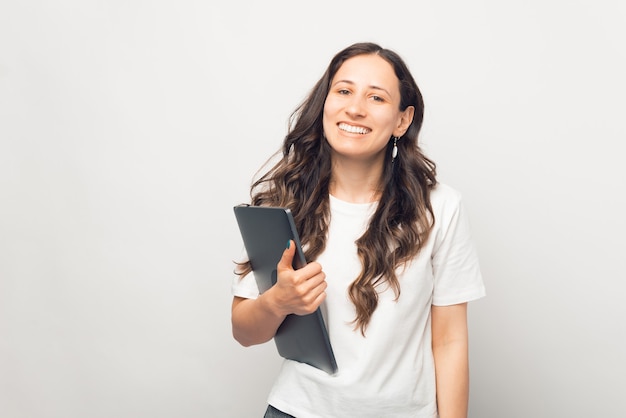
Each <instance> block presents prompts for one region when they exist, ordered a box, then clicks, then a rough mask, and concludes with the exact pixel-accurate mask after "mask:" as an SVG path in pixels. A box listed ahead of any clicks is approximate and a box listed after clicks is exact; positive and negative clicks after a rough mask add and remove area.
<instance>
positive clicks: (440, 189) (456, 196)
mask: <svg viewBox="0 0 626 418" xmlns="http://www.w3.org/2000/svg"><path fill="white" fill-rule="evenodd" d="M462 197H463V196H462V195H461V192H459V191H458V190H456V189H455V188H453V187H451V186H449V185H447V184H445V183H437V184H436V185H435V187H433V188H432V190H431V191H430V204H431V205H432V207H433V211H434V212H435V213H438V212H441V211H444V212H445V211H448V210H453V211H454V210H455V208H458V207H459V206H461V201H462Z"/></svg>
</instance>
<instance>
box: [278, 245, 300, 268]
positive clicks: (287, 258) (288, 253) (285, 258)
mask: <svg viewBox="0 0 626 418" xmlns="http://www.w3.org/2000/svg"><path fill="white" fill-rule="evenodd" d="M295 253H296V246H295V244H294V242H293V241H292V240H289V241H287V248H285V251H283V255H282V257H281V258H280V260H279V261H278V265H277V266H276V269H277V270H278V271H282V270H293V267H292V263H293V256H294V254H295Z"/></svg>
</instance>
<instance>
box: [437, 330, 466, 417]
mask: <svg viewBox="0 0 626 418" xmlns="http://www.w3.org/2000/svg"><path fill="white" fill-rule="evenodd" d="M433 354H434V357H435V375H436V379H437V408H438V409H439V417H440V418H466V417H467V408H468V400H469V364H468V363H469V361H468V351H467V340H463V339H460V340H455V341H450V342H446V343H442V344H439V345H434V346H433Z"/></svg>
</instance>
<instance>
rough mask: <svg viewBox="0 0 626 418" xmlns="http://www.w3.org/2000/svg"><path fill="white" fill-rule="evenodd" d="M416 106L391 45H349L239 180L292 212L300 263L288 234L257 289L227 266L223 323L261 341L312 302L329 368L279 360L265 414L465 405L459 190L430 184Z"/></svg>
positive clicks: (470, 250) (467, 262)
mask: <svg viewBox="0 0 626 418" xmlns="http://www.w3.org/2000/svg"><path fill="white" fill-rule="evenodd" d="M423 111H424V105H423V101H422V96H421V93H420V91H419V89H418V87H417V84H416V83H415V80H414V79H413V77H412V75H411V74H410V72H409V70H408V68H407V66H406V65H405V63H404V62H403V61H402V59H401V58H400V57H399V56H398V55H397V54H396V53H394V52H392V51H390V50H387V49H383V48H381V47H379V46H378V45H375V44H372V43H359V44H354V45H352V46H350V47H348V48H346V49H344V50H343V51H341V52H339V53H338V54H337V55H335V57H334V58H333V59H332V61H331V62H330V65H329V67H328V69H327V70H326V72H325V73H324V75H323V76H322V78H321V79H320V80H319V81H318V82H317V84H316V85H315V87H314V88H313V90H312V91H311V93H310V95H309V96H308V98H307V99H306V100H305V101H304V102H303V103H302V104H301V105H300V106H299V107H298V108H297V109H296V111H295V112H294V114H293V115H292V119H291V124H290V128H289V132H288V134H287V136H286V137H285V140H284V143H283V147H282V158H281V159H280V161H278V163H276V165H275V166H274V167H273V168H271V169H270V170H269V171H268V172H267V173H265V174H264V175H262V176H261V177H260V178H259V179H258V180H257V181H256V182H255V183H254V184H253V185H252V189H251V196H252V204H254V205H267V206H282V207H289V208H290V209H291V210H292V212H293V214H294V218H295V221H296V225H297V227H298V231H299V233H300V238H301V241H302V244H303V247H304V249H305V254H306V257H307V260H309V261H310V262H309V264H307V265H306V266H305V267H303V268H301V269H299V270H295V271H294V270H293V269H292V268H291V261H292V258H293V255H294V246H293V245H291V244H289V245H288V246H287V248H286V249H285V252H284V254H283V256H282V259H281V260H280V261H279V263H278V266H277V270H278V280H277V283H276V285H275V286H274V287H272V288H271V289H270V290H268V291H266V292H264V293H263V294H261V295H258V293H259V292H258V288H257V287H256V283H255V281H254V278H253V275H252V274H248V273H251V271H250V266H249V263H242V264H240V267H239V269H238V273H239V276H240V277H237V278H235V281H234V283H233V294H234V300H233V307H232V323H233V335H234V337H235V339H236V340H237V341H239V342H240V343H241V344H242V345H245V346H249V345H253V344H261V343H264V342H266V341H269V340H270V339H271V338H272V337H273V336H274V334H275V332H276V330H277V328H278V326H279V325H280V324H281V322H282V320H283V319H284V318H285V316H286V315H288V314H291V313H295V314H298V315H302V314H307V313H311V312H313V311H315V310H316V309H317V308H318V307H320V306H321V308H322V311H323V312H324V318H325V320H326V325H327V327H328V332H329V336H330V340H331V344H332V346H333V351H334V354H335V358H336V360H337V364H338V367H339V371H338V372H337V373H336V374H334V375H329V374H327V373H325V372H323V371H320V370H318V369H316V368H313V367H311V366H308V365H306V364H302V363H298V362H295V361H291V360H285V362H284V365H283V367H282V369H281V372H280V374H279V376H278V379H277V381H276V383H275V385H274V387H273V388H272V391H271V393H270V395H269V399H268V401H269V406H268V411H267V413H266V416H270V417H271V416H283V417H285V416H286V417H288V416H296V417H298V418H306V417H352V416H353V417H378V418H379V417H429V418H432V417H437V416H440V417H441V418H448V417H466V416H467V405H468V392H469V388H468V386H469V372H468V337H467V322H466V312H467V302H468V301H471V300H474V299H477V298H480V297H482V296H483V295H484V286H483V283H482V278H481V274H480V270H479V264H478V260H477V256H476V252H475V249H474V246H473V244H472V242H471V239H470V235H469V228H468V223H467V220H466V217H465V215H464V212H463V207H462V204H461V199H460V195H459V193H457V192H456V191H455V190H453V189H451V188H450V187H447V186H445V185H442V184H440V183H437V181H436V177H435V164H434V163H433V162H432V161H430V160H429V159H428V158H427V157H426V156H424V154H423V153H422V152H421V150H420V148H419V146H418V143H417V138H418V133H419V130H420V127H421V125H422V120H423ZM438 414H439V415H438Z"/></svg>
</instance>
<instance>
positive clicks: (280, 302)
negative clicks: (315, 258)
mask: <svg viewBox="0 0 626 418" xmlns="http://www.w3.org/2000/svg"><path fill="white" fill-rule="evenodd" d="M294 254H295V245H293V241H290V242H289V246H288V247H287V249H285V251H284V252H283V256H282V258H281V259H280V261H279V262H278V265H277V266H276V270H277V281H276V284H275V285H274V286H272V287H271V288H270V289H269V290H267V291H266V292H264V293H263V294H261V295H259V297H258V298H257V299H244V298H240V297H235V298H234V299H233V305H232V311H231V320H232V329H233V337H234V338H235V339H236V340H237V341H238V342H239V343H240V344H241V345H244V346H250V345H254V344H262V343H264V342H267V341H269V340H271V339H272V338H273V337H274V335H275V334H276V330H277V329H278V327H279V326H280V324H281V323H282V322H283V320H284V319H285V317H286V316H287V315H289V314H292V313H295V314H297V315H305V314H309V313H312V312H314V311H315V310H316V309H317V307H318V306H319V305H320V304H321V303H322V302H323V301H324V299H325V298H326V293H325V292H324V291H325V290H326V280H325V279H326V277H325V275H324V272H323V271H322V266H321V265H320V264H319V263H316V262H313V263H309V264H307V265H306V266H304V267H303V268H301V269H298V270H294V269H293V268H292V262H293V256H294Z"/></svg>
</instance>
